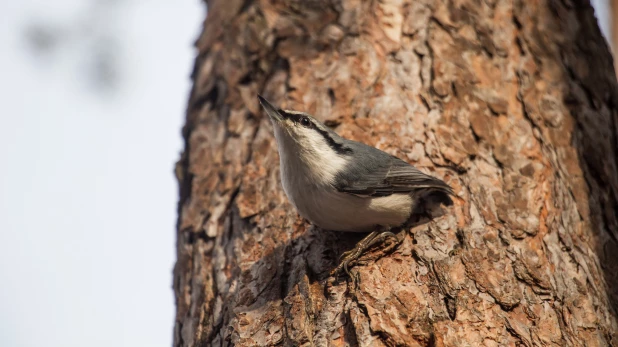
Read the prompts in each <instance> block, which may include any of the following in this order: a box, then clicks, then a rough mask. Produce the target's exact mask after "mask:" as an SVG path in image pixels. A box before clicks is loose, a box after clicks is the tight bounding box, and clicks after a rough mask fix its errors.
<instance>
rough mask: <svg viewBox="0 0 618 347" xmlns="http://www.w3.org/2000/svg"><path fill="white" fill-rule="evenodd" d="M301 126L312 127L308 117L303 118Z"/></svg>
mask: <svg viewBox="0 0 618 347" xmlns="http://www.w3.org/2000/svg"><path fill="white" fill-rule="evenodd" d="M300 124H301V125H302V126H305V127H309V126H310V125H311V121H310V120H309V118H307V117H302V118H301V119H300Z"/></svg>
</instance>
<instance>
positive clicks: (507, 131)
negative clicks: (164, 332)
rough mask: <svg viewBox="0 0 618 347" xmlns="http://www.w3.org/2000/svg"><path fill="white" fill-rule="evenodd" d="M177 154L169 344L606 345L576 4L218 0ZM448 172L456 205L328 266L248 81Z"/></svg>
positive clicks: (613, 164)
mask: <svg viewBox="0 0 618 347" xmlns="http://www.w3.org/2000/svg"><path fill="white" fill-rule="evenodd" d="M197 48H198V50H199V55H198V57H197V59H196V64H195V71H194V74H193V81H194V87H193V90H192V92H191V97H190V100H189V106H188V109H187V119H186V126H185V127H184V129H183V135H184V137H185V140H186V147H185V151H184V153H183V154H182V158H181V160H180V161H179V162H178V164H177V168H176V172H177V176H178V179H179V182H180V201H179V209H178V210H179V220H178V244H177V247H178V261H177V264H176V268H175V270H174V290H175V293H176V304H177V316H176V326H175V332H174V336H175V341H174V345H175V346H210V345H213V346H219V345H229V344H233V345H239V346H258V345H259V346H266V345H286V346H292V345H294V346H296V345H307V346H309V345H312V346H327V345H333V346H344V345H349V346H357V345H359V346H383V345H386V346H480V345H484V346H498V345H511V346H515V345H524V346H533V345H534V346H554V345H556V346H565V345H566V346H583V345H586V346H605V345H611V344H618V334H617V331H618V324H617V321H616V307H617V306H616V305H615V303H616V302H617V301H616V300H617V299H618V276H617V272H618V267H617V265H618V262H617V259H618V244H617V242H616V240H618V212H617V211H618V171H617V156H618V136H617V134H618V113H617V111H618V106H617V105H618V103H617V101H618V98H617V96H618V94H617V93H616V92H617V89H616V77H615V74H614V69H613V66H612V57H611V55H610V52H609V49H608V48H607V46H606V43H605V41H604V40H603V39H602V37H601V33H600V31H599V29H598V26H597V23H596V20H595V18H594V13H593V9H592V8H591V7H590V4H589V3H588V2H587V1H581V0H563V1H558V0H538V1H523V0H520V1H508V0H484V1H481V0H444V1H440V0H380V1H360V0H332V1H326V0H323V1H322V0H312V1H307V0H296V1H293V0H288V1H283V0H272V1H269V0H262V1H252V0H226V1H220V0H217V1H215V0H213V1H209V2H208V17H207V19H206V21H205V24H204V30H203V32H202V34H201V36H200V38H199V40H198V41H197ZM258 93H260V94H262V95H264V96H265V97H267V98H268V99H270V100H272V101H274V102H277V103H279V104H281V105H282V106H284V107H285V108H291V109H297V110H304V111H308V112H310V113H311V114H313V115H315V116H316V117H317V118H318V119H321V120H323V121H325V122H326V123H327V124H329V125H331V126H333V127H334V128H335V129H336V131H338V132H339V133H340V134H341V135H343V136H345V137H348V138H352V139H356V140H360V141H363V142H366V143H368V144H371V145H374V146H376V147H378V148H380V149H382V150H385V151H387V152H389V153H391V154H394V155H396V156H399V157H401V158H404V159H405V160H407V161H409V162H410V163H412V164H414V165H415V166H417V167H418V168H420V169H421V170H423V171H425V172H427V173H431V174H433V175H435V176H437V177H439V178H441V179H444V180H445V181H446V182H448V183H449V184H450V185H452V186H453V187H454V189H455V191H456V192H457V194H458V195H459V197H460V200H458V201H456V202H455V206H454V207H452V208H450V209H449V211H448V214H447V215H446V216H444V217H441V218H439V219H438V220H436V221H434V222H432V223H429V224H425V225H422V226H419V227H416V228H414V229H412V230H409V231H407V232H406V236H405V239H404V242H403V244H402V245H401V246H400V247H399V248H397V249H396V250H395V251H394V252H392V253H390V254H380V253H379V252H378V251H374V252H372V253H370V254H368V255H367V257H366V258H367V259H366V262H365V264H363V265H359V266H356V267H355V268H354V269H353V271H352V272H353V275H354V276H357V279H358V281H357V282H353V281H345V280H342V281H335V280H333V279H332V278H329V276H328V272H329V271H330V270H331V269H332V268H333V267H334V266H335V265H336V262H337V258H338V256H339V255H340V254H341V253H342V252H344V251H346V250H348V249H350V248H351V247H353V245H354V243H355V242H356V241H357V240H358V239H359V238H360V236H361V235H356V234H349V233H334V232H328V231H323V230H320V229H317V228H315V227H312V226H310V225H309V224H308V223H307V222H305V221H303V220H302V219H301V218H300V217H299V216H298V215H297V213H296V211H295V210H294V208H293V207H292V206H291V205H290V203H289V202H288V201H287V199H286V197H285V195H284V193H283V191H282V189H281V186H280V181H279V170H278V167H279V162H278V160H279V159H278V154H277V149H276V143H275V141H274V138H273V135H272V127H271V125H270V123H269V120H268V118H267V117H266V116H265V115H264V114H263V113H262V112H261V110H260V109H259V106H258V102H257V99H256V94H258Z"/></svg>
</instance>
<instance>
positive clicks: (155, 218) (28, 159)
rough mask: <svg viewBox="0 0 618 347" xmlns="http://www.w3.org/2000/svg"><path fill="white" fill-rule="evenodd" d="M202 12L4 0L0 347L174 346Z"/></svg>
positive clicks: (182, 7) (185, 1) (196, 5)
mask: <svg viewBox="0 0 618 347" xmlns="http://www.w3.org/2000/svg"><path fill="white" fill-rule="evenodd" d="M97 1H98V2H97ZM593 2H594V3H595V4H596V6H599V7H597V8H599V9H600V8H603V10H601V11H602V13H601V12H600V14H599V15H598V17H599V18H601V19H602V20H604V21H606V16H605V13H606V11H607V2H606V0H596V1H593ZM105 3H107V4H112V5H113V6H110V5H101V4H105ZM114 3H116V5H114ZM93 4H96V5H93ZM204 15H205V5H204V4H202V3H201V2H200V1H199V0H181V1H164V0H150V1H143V0H113V1H110V0H82V1H79V0H57V1H53V2H50V1H48V0H46V1H43V0H28V1H13V0H2V1H0V23H2V30H0V47H2V53H1V54H0V95H2V97H1V98H0V100H1V101H0V279H1V280H0V346H2V347H26V346H28V347H29V346H50V347H56V346H57V347H60V346H62V347H73V346H75V347H78V346H79V347H82V346H89V347H90V346H92V347H98V346H106V347H107V346H114V347H123V346H127V347H128V346H132V347H135V346H148V347H151V346H153V347H156V346H165V347H168V346H171V342H172V329H173V322H174V313H175V307H174V302H173V291H172V288H171V285H172V267H173V264H174V262H175V243H176V238H175V222H176V202H177V199H178V194H177V183H176V181H175V179H174V176H173V166H174V162H175V161H176V160H177V159H178V157H179V152H180V150H181V148H182V142H181V138H180V128H181V126H182V124H183V121H184V110H185V106H186V101H187V94H188V90H189V88H190V83H189V73H190V71H191V68H192V66H193V60H194V54H195V51H194V49H193V47H192V43H193V42H194V40H195V38H196V37H197V34H198V33H199V30H200V27H201V23H202V20H203V18H204ZM39 22H43V23H48V24H49V25H51V27H55V28H59V29H58V30H59V31H60V32H63V31H64V30H68V31H69V34H66V35H67V37H68V38H65V39H64V40H63V41H62V42H61V43H60V44H59V45H58V48H57V49H56V50H55V51H54V52H52V53H51V54H47V55H46V56H44V57H39V56H37V54H33V51H32V50H31V49H29V48H28V45H27V43H25V40H24V37H25V34H24V33H25V32H26V31H25V28H27V27H28V26H29V25H32V23H35V24H38V23H39ZM603 28H604V29H605V30H607V28H608V26H607V24H606V23H604V24H603ZM97 35H99V36H100V35H103V36H105V35H109V36H110V37H113V38H116V39H117V40H118V41H117V42H115V44H116V45H117V46H116V47H117V49H115V50H114V52H116V53H115V54H116V55H115V56H116V57H117V59H118V60H119V62H120V63H119V65H118V67H117V68H118V76H120V77H119V82H118V88H117V89H116V90H115V92H112V93H108V92H101V91H99V92H97V91H96V90H93V89H92V88H90V87H89V86H88V83H87V81H88V79H87V78H85V77H84V74H85V71H87V69H85V68H84V66H86V65H87V59H85V58H84V57H85V56H87V55H88V54H87V53H88V52H89V51H90V50H91V46H90V45H91V44H92V42H93V41H94V40H93V39H92V37H97Z"/></svg>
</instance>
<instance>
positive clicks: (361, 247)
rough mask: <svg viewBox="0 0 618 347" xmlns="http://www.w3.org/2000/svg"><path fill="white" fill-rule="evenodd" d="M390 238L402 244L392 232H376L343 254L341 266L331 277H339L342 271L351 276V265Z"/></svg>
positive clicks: (340, 259) (332, 272)
mask: <svg viewBox="0 0 618 347" xmlns="http://www.w3.org/2000/svg"><path fill="white" fill-rule="evenodd" d="M389 237H392V238H395V239H396V240H397V243H396V244H399V243H400V242H401V240H399V238H398V237H397V235H395V234H393V233H392V232H390V231H384V232H381V233H380V232H378V231H374V232H372V233H370V234H369V235H367V236H366V237H365V238H363V239H362V240H360V241H359V242H358V243H357V244H356V247H354V248H353V249H351V250H349V251H346V252H343V254H341V257H340V258H339V261H340V262H339V265H338V266H337V267H336V268H335V269H334V270H333V271H331V273H330V274H331V276H335V275H338V274H339V273H340V272H341V270H343V271H345V273H346V275H348V276H350V271H349V266H350V263H352V262H354V261H356V260H358V258H360V257H361V255H363V253H364V252H365V251H366V250H367V249H369V248H371V247H372V246H374V245H376V244H378V243H380V242H383V241H384V240H385V239H386V238H389Z"/></svg>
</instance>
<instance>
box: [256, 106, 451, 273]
mask: <svg viewBox="0 0 618 347" xmlns="http://www.w3.org/2000/svg"><path fill="white" fill-rule="evenodd" d="M258 99H259V100H260V103H261V104H262V107H263V108H264V110H265V111H266V113H267V114H268V115H269V116H270V119H271V121H272V124H273V128H274V132H275V138H276V139H277V146H278V148H279V157H280V164H281V168H280V169H281V183H282V184H283V190H284V191H285V193H286V195H287V197H288V199H289V200H290V201H291V202H292V204H293V205H294V206H295V207H296V209H297V210H298V212H299V213H300V215H301V216H302V217H304V218H305V219H307V220H309V221H310V222H311V223H313V224H315V225H316V226H318V227H320V228H323V229H327V230H334V231H356V232H369V231H372V232H371V233H370V234H369V235H368V236H367V237H365V238H364V239H363V240H361V241H360V242H359V243H358V245H357V246H356V248H355V249H353V250H351V251H348V252H346V253H344V255H343V260H342V262H341V264H340V265H339V266H338V267H337V268H336V269H335V270H334V271H333V273H336V272H339V271H340V270H341V269H342V268H343V269H345V270H346V272H347V268H348V264H349V263H350V262H351V261H353V260H356V259H357V258H358V257H359V256H360V255H361V254H362V253H363V252H364V251H365V250H366V249H367V248H369V247H371V246H372V245H374V244H376V243H378V242H380V241H381V240H383V239H385V238H386V237H393V236H395V235H394V234H393V233H392V232H390V229H391V228H393V227H401V226H405V225H406V224H408V223H409V222H410V220H411V218H412V216H414V215H418V214H425V215H427V213H432V211H434V210H435V208H436V206H437V207H439V205H440V204H445V205H451V204H452V200H451V199H450V197H449V195H454V193H453V190H452V189H451V187H450V186H449V185H448V184H446V183H445V182H443V181H442V180H440V179H437V178H435V177H432V176H429V175H426V174H424V173H422V172H421V171H419V170H418V169H416V168H415V167H414V166H412V165H410V164H408V163H406V162H405V161H403V160H401V159H399V158H397V157H394V156H392V155H390V154H388V153H385V152H383V151H381V150H379V149H377V148H374V147H371V146H368V145H366V144H364V143H360V142H356V141H352V140H348V139H345V138H343V137H341V136H339V135H337V133H335V132H334V131H332V130H331V129H329V128H328V127H326V126H325V125H324V124H322V123H321V122H319V121H318V120H316V119H315V118H313V117H312V116H310V115H309V114H306V113H303V112H297V111H290V110H282V109H280V108H276V107H274V106H273V105H272V104H271V103H270V102H268V101H267V100H266V99H264V98H263V97H261V96H259V95H258Z"/></svg>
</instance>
